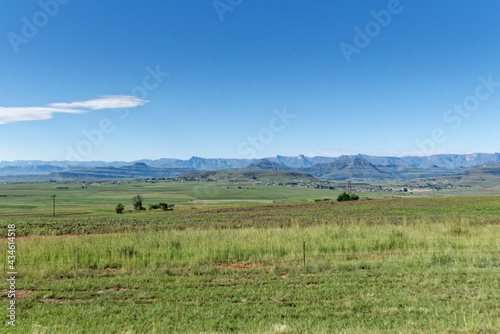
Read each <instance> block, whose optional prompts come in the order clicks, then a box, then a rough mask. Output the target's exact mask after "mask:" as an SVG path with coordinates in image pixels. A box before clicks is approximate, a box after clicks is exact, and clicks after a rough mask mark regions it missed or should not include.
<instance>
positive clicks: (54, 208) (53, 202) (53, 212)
mask: <svg viewBox="0 0 500 334" xmlns="http://www.w3.org/2000/svg"><path fill="white" fill-rule="evenodd" d="M52 216H53V217H55V216H56V195H52Z"/></svg>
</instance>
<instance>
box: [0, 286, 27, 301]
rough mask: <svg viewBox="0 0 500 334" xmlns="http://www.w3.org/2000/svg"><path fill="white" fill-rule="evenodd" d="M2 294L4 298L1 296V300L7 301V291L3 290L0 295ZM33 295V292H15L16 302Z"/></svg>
mask: <svg viewBox="0 0 500 334" xmlns="http://www.w3.org/2000/svg"><path fill="white" fill-rule="evenodd" d="M3 293H5V296H2V298H1V299H9V298H8V294H9V290H8V289H3V290H2V294H3ZM34 293H35V291H33V290H16V300H21V299H26V298H28V297H29V296H31V295H32V294H34Z"/></svg>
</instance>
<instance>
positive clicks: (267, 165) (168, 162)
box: [0, 153, 500, 180]
mask: <svg viewBox="0 0 500 334" xmlns="http://www.w3.org/2000/svg"><path fill="white" fill-rule="evenodd" d="M497 162H500V153H492V154H490V153H473V154H440V155H433V156H426V157H420V156H407V157H383V156H369V155H364V154H358V155H344V156H340V157H306V156H304V155H302V154H301V155H298V156H296V157H286V156H280V155H278V156H276V157H270V158H265V159H259V160H258V159H223V158H212V159H206V158H200V157H192V158H191V159H189V160H180V159H158V160H148V159H143V160H137V161H132V162H124V161H114V162H104V161H83V162H82V161H40V160H19V161H10V162H9V161H0V176H21V175H25V176H39V175H40V176H43V175H44V176H47V177H53V178H134V177H177V176H180V175H182V174H185V173H193V172H200V171H215V170H243V171H257V170H267V171H288V172H298V173H305V174H310V175H312V176H314V177H316V178H319V179H322V180H347V179H358V180H406V179H413V178H423V177H438V176H446V175H453V174H457V173H460V172H463V171H465V170H466V169H468V168H473V167H480V166H484V165H488V164H495V163H497Z"/></svg>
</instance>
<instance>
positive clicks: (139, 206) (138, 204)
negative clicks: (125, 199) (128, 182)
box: [132, 194, 145, 211]
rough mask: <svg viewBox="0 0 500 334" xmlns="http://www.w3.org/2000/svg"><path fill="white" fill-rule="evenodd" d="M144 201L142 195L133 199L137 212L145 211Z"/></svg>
mask: <svg viewBox="0 0 500 334" xmlns="http://www.w3.org/2000/svg"><path fill="white" fill-rule="evenodd" d="M143 200H144V198H143V197H142V196H141V195H140V194H137V196H134V197H132V202H133V203H134V210H135V211H140V210H145V208H144V207H143V206H142V201H143Z"/></svg>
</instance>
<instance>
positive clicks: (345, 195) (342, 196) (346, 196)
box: [337, 191, 359, 202]
mask: <svg viewBox="0 0 500 334" xmlns="http://www.w3.org/2000/svg"><path fill="white" fill-rule="evenodd" d="M358 199H359V196H358V195H355V194H352V195H349V194H348V193H347V192H345V191H344V192H343V193H342V194H340V195H339V196H338V197H337V201H339V202H344V201H357V200H358Z"/></svg>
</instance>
